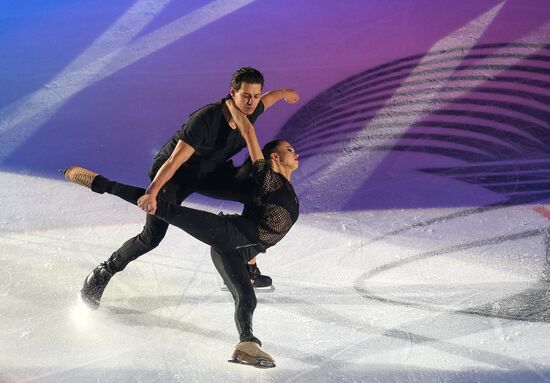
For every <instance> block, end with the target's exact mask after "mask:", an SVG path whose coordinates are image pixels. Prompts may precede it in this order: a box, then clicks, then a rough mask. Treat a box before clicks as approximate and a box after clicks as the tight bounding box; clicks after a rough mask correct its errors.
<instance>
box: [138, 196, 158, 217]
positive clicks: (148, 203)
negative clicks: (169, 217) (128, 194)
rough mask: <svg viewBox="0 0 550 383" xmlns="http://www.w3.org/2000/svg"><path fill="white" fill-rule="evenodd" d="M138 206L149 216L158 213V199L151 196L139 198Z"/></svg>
mask: <svg viewBox="0 0 550 383" xmlns="http://www.w3.org/2000/svg"><path fill="white" fill-rule="evenodd" d="M137 204H138V206H139V207H140V208H141V210H143V211H144V212H146V213H147V214H151V215H154V214H155V212H156V211H157V198H156V196H155V197H153V196H152V195H151V194H145V195H143V196H141V197H139V199H138V201H137Z"/></svg>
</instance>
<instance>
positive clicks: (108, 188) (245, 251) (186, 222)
mask: <svg viewBox="0 0 550 383" xmlns="http://www.w3.org/2000/svg"><path fill="white" fill-rule="evenodd" d="M92 190H94V191H97V192H107V193H109V194H113V195H116V196H118V197H120V198H122V199H124V200H126V201H128V202H130V203H133V204H134V205H137V200H138V198H139V197H141V196H142V195H143V194H145V189H142V188H138V187H134V186H130V185H125V184H121V183H117V182H113V181H109V180H107V179H106V178H104V177H102V176H98V177H96V178H95V179H94V182H93V184H92ZM164 195H165V194H163V196H164ZM163 196H161V197H159V198H158V199H157V211H156V212H155V216H151V215H149V214H148V215H147V219H148V220H149V219H155V220H160V221H162V222H163V223H165V224H166V225H168V224H171V225H174V226H177V227H179V228H180V229H182V230H184V231H186V232H187V233H189V234H190V235H192V236H193V237H195V238H197V239H198V240H200V241H202V242H204V243H206V244H207V245H210V246H211V257H212V261H213V262H214V266H215V267H216V270H218V272H219V274H220V275H221V277H222V279H223V281H224V282H225V284H226V285H227V287H228V289H229V291H230V292H231V295H233V299H234V300H235V324H236V325H237V330H238V332H239V338H240V340H241V342H244V341H252V342H256V343H258V344H260V345H261V342H260V341H259V340H258V338H256V337H255V336H254V335H253V333H252V316H253V314H254V310H255V308H256V294H255V293H254V288H253V287H252V284H251V283H250V277H249V275H248V270H247V267H246V265H247V263H248V261H249V260H250V259H252V258H254V257H255V256H256V255H257V254H258V253H259V251H258V250H257V249H256V247H255V243H253V242H251V241H250V239H248V238H247V237H246V236H245V235H244V234H243V233H242V232H241V231H240V230H239V228H238V226H236V225H235V224H234V223H233V222H232V221H231V219H230V218H229V217H228V216H225V215H217V214H212V213H209V212H206V211H202V210H197V209H192V208H189V207H185V206H179V204H175V203H171V202H170V201H169V200H167V199H165V198H164V197H163Z"/></svg>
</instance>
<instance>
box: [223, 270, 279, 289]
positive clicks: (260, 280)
mask: <svg viewBox="0 0 550 383" xmlns="http://www.w3.org/2000/svg"><path fill="white" fill-rule="evenodd" d="M246 267H247V270H248V276H249V278H250V282H251V283H252V287H254V290H255V291H256V292H262V293H263V292H266V293H269V292H272V291H275V287H274V286H273V281H272V280H271V277H269V276H267V275H262V273H261V271H260V269H259V268H258V266H256V264H253V265H246ZM221 290H222V291H229V289H228V288H227V286H226V285H225V283H224V284H223V285H222V286H221Z"/></svg>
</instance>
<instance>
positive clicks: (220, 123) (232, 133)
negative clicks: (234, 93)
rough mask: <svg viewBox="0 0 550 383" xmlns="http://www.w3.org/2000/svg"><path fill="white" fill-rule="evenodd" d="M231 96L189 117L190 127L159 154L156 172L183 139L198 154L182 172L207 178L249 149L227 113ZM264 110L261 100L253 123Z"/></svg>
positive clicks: (183, 128)
mask: <svg viewBox="0 0 550 383" xmlns="http://www.w3.org/2000/svg"><path fill="white" fill-rule="evenodd" d="M226 99H227V97H224V98H223V99H222V100H220V101H219V102H216V103H213V104H208V105H206V106H203V107H202V108H200V109H199V110H197V111H196V112H194V113H192V114H191V115H190V116H189V119H188V121H187V123H186V124H184V125H183V126H182V127H181V129H180V130H178V131H177V132H176V133H175V134H174V135H173V136H172V138H171V139H170V140H169V141H168V142H167V143H166V144H165V145H164V146H163V147H162V149H161V150H160V152H159V153H158V154H157V155H156V157H155V160H154V164H153V168H154V169H155V171H154V173H156V171H158V169H159V168H160V166H162V164H163V163H164V162H165V161H166V160H167V159H168V158H169V157H170V155H171V154H172V152H173V151H174V148H175V147H176V145H177V143H178V141H179V140H182V141H185V142H186V143H187V144H189V145H190V146H192V147H193V148H194V149H195V153H193V155H192V156H191V157H190V158H189V159H188V160H187V161H186V162H185V163H184V164H183V165H182V166H181V167H180V169H178V171H177V172H176V176H177V175H178V174H177V173H178V172H180V171H183V170H186V171H191V172H192V173H194V174H196V175H201V174H202V175H204V174H207V173H210V172H211V171H213V170H214V169H215V168H216V167H218V166H219V165H220V164H222V163H224V162H225V161H227V160H228V159H229V158H231V157H233V156H234V155H235V154H237V153H238V152H239V151H241V150H242V149H243V148H245V147H246V141H245V140H244V138H243V137H242V135H241V133H240V131H239V129H232V128H231V127H230V126H229V124H228V123H227V119H226V118H225V115H224V113H223V109H222V107H223V105H224V103H225V100H226ZM263 111H264V104H263V103H262V102H261V101H260V102H259V104H258V106H257V107H256V109H255V110H254V113H252V114H251V115H250V116H248V119H249V120H250V122H251V123H252V124H254V122H255V121H256V119H257V118H258V116H259V115H260V114H262V113H263Z"/></svg>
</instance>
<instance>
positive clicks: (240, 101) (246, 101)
mask: <svg viewBox="0 0 550 383" xmlns="http://www.w3.org/2000/svg"><path fill="white" fill-rule="evenodd" d="M230 93H231V96H232V97H233V100H234V101H235V105H236V106H237V108H239V109H240V110H241V112H243V113H244V114H246V115H250V114H252V113H253V112H254V110H255V109H256V107H257V106H258V103H259V102H260V97H261V96H262V86H261V85H260V84H250V83H248V82H243V83H241V89H239V90H235V89H233V88H231V92H230Z"/></svg>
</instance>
